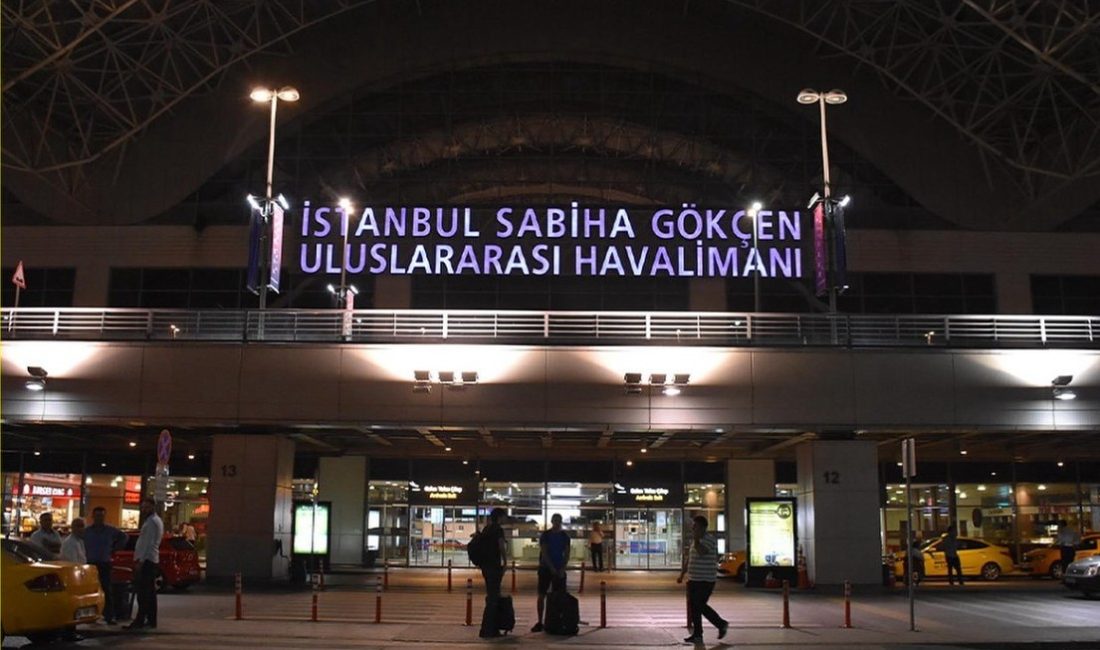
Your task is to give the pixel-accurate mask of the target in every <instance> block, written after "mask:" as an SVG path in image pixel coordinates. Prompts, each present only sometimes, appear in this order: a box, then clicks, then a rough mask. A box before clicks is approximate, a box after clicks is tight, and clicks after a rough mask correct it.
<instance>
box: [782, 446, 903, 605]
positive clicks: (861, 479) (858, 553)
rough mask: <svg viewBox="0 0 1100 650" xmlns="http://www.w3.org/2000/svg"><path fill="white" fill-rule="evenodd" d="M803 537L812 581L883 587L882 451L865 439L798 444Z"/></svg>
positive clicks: (825, 583)
mask: <svg viewBox="0 0 1100 650" xmlns="http://www.w3.org/2000/svg"><path fill="white" fill-rule="evenodd" d="M797 458H798V492H797V493H796V495H795V496H797V497H798V538H799V542H800V543H801V544H802V548H803V552H804V553H805V554H806V564H807V568H808V571H809V576H810V580H811V581H813V582H814V583H815V584H820V585H840V584H843V583H844V581H845V580H849V581H851V582H852V584H881V583H882V544H881V541H880V539H881V532H880V528H881V524H880V522H879V481H878V448H877V446H876V444H875V443H874V442H871V441H862V440H843V441H819V440H815V441H812V442H806V443H803V444H801V445H799V446H798V449H797Z"/></svg>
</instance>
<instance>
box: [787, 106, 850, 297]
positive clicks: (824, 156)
mask: <svg viewBox="0 0 1100 650" xmlns="http://www.w3.org/2000/svg"><path fill="white" fill-rule="evenodd" d="M846 101H848V94H847V93H845V92H844V91H843V90H837V89H833V90H830V91H828V92H819V91H817V90H814V89H813V88H804V89H802V90H801V91H800V92H799V93H798V103H799V104H806V105H809V104H817V105H818V106H819V107H820V109H821V165H822V170H823V171H822V175H823V177H824V181H825V186H824V187H823V188H822V199H821V201H822V204H823V205H822V210H823V212H824V219H825V222H826V223H825V226H826V239H827V241H828V242H829V243H828V245H827V246H826V250H828V251H829V266H830V268H831V267H832V266H833V263H834V261H835V251H834V250H833V248H834V247H833V244H832V239H833V238H832V237H831V236H830V235H829V232H828V231H829V230H831V226H832V224H831V223H829V220H830V216H831V213H832V210H831V207H832V206H830V205H829V197H830V195H831V194H832V186H831V183H830V181H829V138H828V132H827V130H826V127H825V105H826V104H831V105H833V106H838V105H840V104H843V103H844V102H846ZM815 202H816V201H811V206H812V205H813V203H815ZM828 275H829V276H830V277H828V279H827V282H828V289H829V313H830V314H835V313H836V285H835V283H834V278H833V277H832V276H833V273H829V274H828Z"/></svg>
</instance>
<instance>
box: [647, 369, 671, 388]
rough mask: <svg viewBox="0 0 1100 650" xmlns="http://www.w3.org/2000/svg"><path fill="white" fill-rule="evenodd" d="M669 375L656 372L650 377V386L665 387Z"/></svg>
mask: <svg viewBox="0 0 1100 650" xmlns="http://www.w3.org/2000/svg"><path fill="white" fill-rule="evenodd" d="M667 378H668V375H667V374H665V373H663V372H655V373H652V374H650V375H649V385H650V386H663V385H664V384H665V381H666V380H667Z"/></svg>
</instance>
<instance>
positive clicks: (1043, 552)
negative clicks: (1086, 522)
mask: <svg viewBox="0 0 1100 650" xmlns="http://www.w3.org/2000/svg"><path fill="white" fill-rule="evenodd" d="M1098 547H1100V533H1093V534H1089V535H1085V536H1084V537H1082V538H1081V543H1080V544H1078V545H1077V554H1076V556H1075V557H1074V558H1073V559H1074V560H1082V559H1084V558H1086V557H1092V556H1093V555H1097V554H1100V548H1098ZM1020 568H1021V569H1023V570H1025V571H1027V572H1028V573H1030V574H1031V575H1032V576H1035V577H1039V576H1050V577H1052V578H1054V579H1055V580H1061V579H1062V574H1063V573H1064V572H1065V567H1064V566H1062V548H1061V547H1060V546H1058V545H1056V544H1052V545H1050V546H1045V547H1043V548H1037V549H1035V550H1033V551H1028V552H1027V553H1024V563H1023V564H1021V565H1020Z"/></svg>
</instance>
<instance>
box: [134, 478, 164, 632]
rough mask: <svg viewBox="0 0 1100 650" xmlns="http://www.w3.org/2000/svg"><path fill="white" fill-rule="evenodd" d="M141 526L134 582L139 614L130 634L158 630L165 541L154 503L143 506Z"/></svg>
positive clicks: (150, 500) (144, 502) (149, 500)
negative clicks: (159, 589)
mask: <svg viewBox="0 0 1100 650" xmlns="http://www.w3.org/2000/svg"><path fill="white" fill-rule="evenodd" d="M141 515H142V517H144V518H145V522H144V523H142V524H141V533H140V534H139V535H138V539H137V545H136V546H135V547H134V582H135V583H136V584H137V601H138V611H137V616H135V617H134V621H133V622H132V623H130V624H129V625H127V626H126V629H127V630H136V629H140V628H143V627H149V628H154V629H156V627H157V574H158V573H159V572H160V541H161V539H162V538H163V537H164V522H163V521H161V519H160V516H158V515H157V504H156V502H155V501H153V500H152V499H145V500H143V501H142V502H141Z"/></svg>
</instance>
